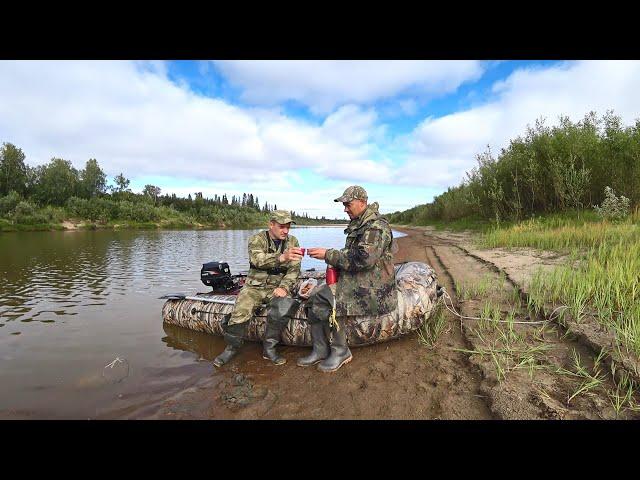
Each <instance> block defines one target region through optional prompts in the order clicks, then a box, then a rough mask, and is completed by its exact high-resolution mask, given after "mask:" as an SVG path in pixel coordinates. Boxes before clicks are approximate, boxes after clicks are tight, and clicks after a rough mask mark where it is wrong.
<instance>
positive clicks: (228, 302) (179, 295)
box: [158, 293, 236, 305]
mask: <svg viewBox="0 0 640 480" xmlns="http://www.w3.org/2000/svg"><path fill="white" fill-rule="evenodd" d="M158 298H161V299H167V300H197V301H198V302H209V303H222V304H223V305H235V304H236V302H235V300H222V299H218V298H208V297H188V296H187V295H184V294H182V293H168V294H167V295H163V296H161V297H158Z"/></svg>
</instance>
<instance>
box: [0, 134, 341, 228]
mask: <svg viewBox="0 0 640 480" xmlns="http://www.w3.org/2000/svg"><path fill="white" fill-rule="evenodd" d="M129 184H130V180H129V179H127V178H126V177H125V176H124V174H123V173H120V174H118V175H116V176H115V177H114V178H113V184H112V185H109V184H108V182H107V175H106V174H105V172H104V171H103V170H102V168H101V167H100V165H99V164H98V161H97V160H96V159H94V158H91V159H89V160H87V162H86V164H85V166H84V168H83V169H80V170H78V169H76V168H75V167H74V166H73V165H72V164H71V162H70V161H68V160H64V159H62V158H52V159H51V161H50V162H49V163H47V164H44V165H39V166H36V167H30V166H29V165H27V164H26V163H25V154H24V152H23V151H22V150H21V149H20V148H18V147H16V146H15V145H13V144H11V143H7V142H5V143H3V144H2V148H1V149H0V218H5V219H7V221H10V222H12V223H15V224H26V225H33V224H50V223H60V222H62V221H63V220H64V219H66V218H71V217H73V218H79V219H86V220H89V221H91V222H98V223H107V222H109V221H114V220H128V221H132V222H163V223H169V224H171V223H174V224H175V225H176V226H180V225H183V226H188V225H192V224H195V223H204V224H207V225H214V226H222V227H229V226H253V225H263V224H264V223H266V221H267V218H268V213H269V212H271V211H273V210H276V209H277V205H276V204H273V205H271V204H269V203H268V202H266V201H265V202H264V204H263V205H262V206H261V205H260V200H259V199H258V196H257V195H254V194H253V193H243V194H242V196H240V195H238V196H235V195H233V196H231V198H230V199H229V198H228V197H227V194H226V193H224V194H222V195H218V194H215V195H214V196H213V198H207V197H204V195H203V194H202V192H195V193H194V196H193V197H192V196H191V194H189V195H188V196H187V198H183V197H178V196H176V195H175V194H170V195H169V194H164V195H163V194H162V190H161V188H160V187H158V186H155V185H145V187H144V189H143V190H142V192H141V193H134V192H132V191H131V189H130V188H129ZM292 215H293V216H294V218H295V219H296V220H297V221H299V222H300V221H302V222H303V223H316V222H317V223H320V222H332V221H340V220H327V219H325V218H324V217H322V218H321V219H319V218H318V217H316V218H315V219H313V218H310V217H309V216H308V215H307V214H303V215H298V214H295V212H292Z"/></svg>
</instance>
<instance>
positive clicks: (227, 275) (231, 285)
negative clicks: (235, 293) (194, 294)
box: [200, 262, 237, 292]
mask: <svg viewBox="0 0 640 480" xmlns="http://www.w3.org/2000/svg"><path fill="white" fill-rule="evenodd" d="M200 280H202V283H204V284H205V285H207V286H208V287H211V288H213V291H214V292H218V291H220V292H228V291H230V290H234V289H236V288H237V285H236V283H235V282H234V281H233V278H232V277H231V270H229V264H228V263H226V262H208V263H203V264H202V269H201V270H200Z"/></svg>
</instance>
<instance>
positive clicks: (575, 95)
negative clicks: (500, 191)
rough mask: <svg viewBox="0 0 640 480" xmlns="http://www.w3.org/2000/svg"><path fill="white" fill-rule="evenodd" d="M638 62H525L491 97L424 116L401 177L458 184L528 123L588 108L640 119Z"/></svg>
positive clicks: (575, 116)
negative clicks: (529, 64)
mask: <svg viewBox="0 0 640 480" xmlns="http://www.w3.org/2000/svg"><path fill="white" fill-rule="evenodd" d="M639 82H640V62H635V61H619V62H618V61H582V62H567V63H562V64H559V65H556V66H552V67H545V68H523V69H520V70H516V71H515V72H514V73H512V74H511V75H510V76H509V77H508V78H506V79H504V80H502V81H499V82H497V83H495V84H494V85H493V88H492V98H491V100H489V101H487V102H485V103H484V104H482V105H479V106H477V107H476V108H472V109H470V110H467V111H462V112H455V113H452V114H449V115H445V116H442V117H439V118H432V117H429V118H426V119H424V120H423V121H422V122H421V123H420V124H419V125H418V126H417V127H416V128H415V130H414V131H413V134H412V135H411V137H410V138H408V140H407V146H408V155H407V161H406V163H405V164H404V165H403V166H402V167H401V168H400V169H399V170H398V172H397V175H398V177H397V179H398V182H400V183H403V184H410V185H418V184H422V185H425V186H432V187H433V186H437V187H440V188H443V189H444V188H446V187H448V186H454V185H457V184H458V183H459V182H460V181H461V180H462V179H463V178H464V172H465V171H468V170H470V169H471V168H472V167H474V166H475V165H476V161H475V156H476V155H477V154H480V153H482V152H484V151H486V149H487V145H489V146H490V147H491V150H492V152H493V153H494V156H497V154H499V152H500V149H501V148H506V147H508V144H509V140H511V139H515V138H516V137H517V136H521V135H524V134H525V133H526V127H527V125H534V123H535V121H536V119H538V118H541V117H544V118H546V122H545V123H546V125H555V124H557V123H558V119H559V117H560V116H561V115H564V116H569V117H570V118H571V120H572V121H574V122H576V121H579V120H581V119H582V118H584V116H585V115H586V114H587V113H589V112H590V111H596V112H597V113H598V114H604V113H605V112H606V111H607V110H611V109H613V110H614V111H615V113H616V114H617V115H620V116H621V117H622V118H623V120H624V122H625V123H626V124H627V125H630V124H632V123H633V122H634V121H635V120H636V119H637V118H638V117H640V92H639V91H638V89H637V85H638V83H639Z"/></svg>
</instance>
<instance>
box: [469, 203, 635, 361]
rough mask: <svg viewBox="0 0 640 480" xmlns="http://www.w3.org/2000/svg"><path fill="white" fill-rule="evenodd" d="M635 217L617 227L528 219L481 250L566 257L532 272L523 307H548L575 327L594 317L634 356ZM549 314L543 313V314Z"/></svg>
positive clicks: (497, 233)
mask: <svg viewBox="0 0 640 480" xmlns="http://www.w3.org/2000/svg"><path fill="white" fill-rule="evenodd" d="M639 223H640V214H639V213H638V210H636V212H635V213H634V214H633V215H632V216H630V217H629V218H628V219H627V220H625V221H623V222H618V223H611V222H607V221H596V220H595V219H593V218H586V219H585V218H582V219H577V218H562V217H560V216H556V217H554V218H552V219H542V220H538V219H537V220H531V221H527V222H523V223H521V224H519V225H516V226H512V227H509V228H505V229H500V230H493V231H491V232H488V233H486V234H485V235H484V237H483V238H482V239H481V243H482V245H483V246H485V247H533V248H538V249H544V250H555V251H561V252H564V253H567V254H569V260H568V263H567V264H566V265H563V266H560V267H557V268H556V269H554V270H553V271H551V272H543V271H538V272H537V273H536V274H535V275H534V276H533V278H532V281H531V284H530V287H529V308H530V309H531V310H532V311H534V312H536V313H540V312H543V311H544V309H545V308H547V309H548V307H549V305H552V306H554V307H557V306H565V307H566V308H562V309H560V310H559V311H558V312H557V317H558V319H559V320H560V321H561V322H562V321H564V320H566V318H567V317H569V316H570V317H571V318H572V319H573V320H575V321H577V322H580V321H582V320H583V319H584V318H585V316H587V315H589V316H592V317H595V318H596V319H597V320H598V321H599V322H600V323H601V324H602V325H603V326H604V327H606V328H608V329H610V330H611V331H612V332H613V333H614V335H615V337H616V339H617V341H618V342H619V343H620V344H622V345H624V346H625V347H626V348H627V349H628V350H630V351H632V352H634V353H635V354H636V355H640V276H639V275H638V272H640V225H639ZM547 313H549V312H547Z"/></svg>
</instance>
